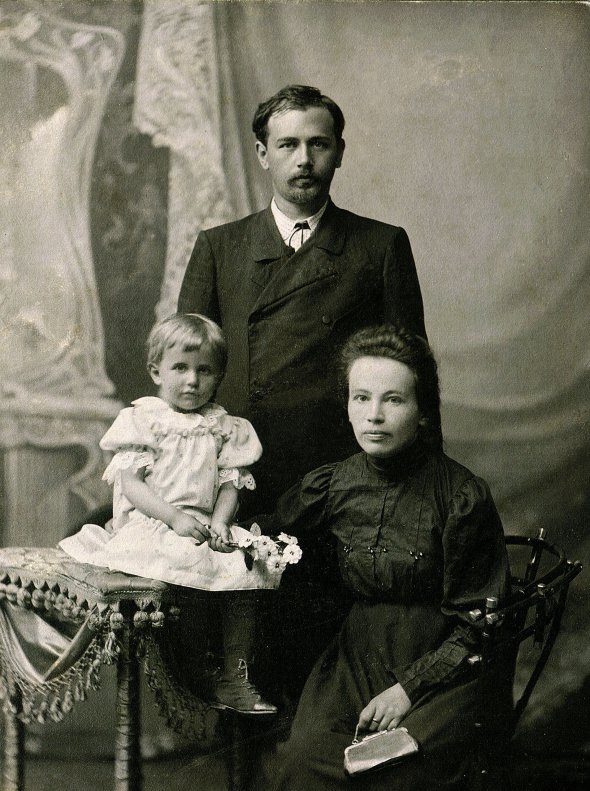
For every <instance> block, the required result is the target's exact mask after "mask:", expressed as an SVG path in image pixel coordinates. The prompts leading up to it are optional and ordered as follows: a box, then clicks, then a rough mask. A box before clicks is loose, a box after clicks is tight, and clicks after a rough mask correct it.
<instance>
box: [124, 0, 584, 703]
mask: <svg viewBox="0 0 590 791" xmlns="http://www.w3.org/2000/svg"><path fill="white" fill-rule="evenodd" d="M187 25H188V26H187ZM187 33H188V35H187ZM138 69H139V75H138V93H137V104H136V114H137V115H136V117H137V119H138V120H137V122H138V123H139V125H140V128H141V129H142V130H143V131H148V132H150V133H151V134H154V135H155V137H154V140H155V141H159V142H160V144H164V145H169V146H170V147H171V151H172V155H173V164H172V168H171V175H170V190H171V198H170V214H169V239H170V241H169V249H168V260H167V272H168V279H167V283H166V286H165V289H164V291H163V294H162V303H161V306H160V312H161V314H165V313H166V312H169V309H171V308H173V306H174V304H175V295H176V293H177V290H178V287H179V285H180V277H181V274H182V272H183V270H184V266H185V263H186V258H187V257H188V254H189V253H190V248H191V246H192V239H193V237H194V236H196V232H197V231H198V230H199V228H201V227H207V226H210V225H215V224H218V223H219V222H221V221H223V220H224V219H229V218H233V217H238V216H242V215H243V214H245V213H247V212H248V211H250V210H254V209H258V208H262V207H263V206H264V205H266V203H267V202H268V200H269V197H270V192H269V186H268V183H267V182H266V180H265V178H264V177H263V174H262V173H261V171H260V169H259V167H258V164H257V162H256V159H255V156H254V146H253V135H252V134H251V132H250V124H251V119H252V115H253V112H254V109H255V107H256V104H257V103H258V101H260V100H261V99H263V98H266V97H267V96H270V95H271V94H272V93H274V92H275V91H276V90H278V89H279V88H281V87H282V86H283V85H285V84H287V83H294V82H302V83H307V84H311V85H317V86H318V87H320V88H321V89H322V91H323V92H325V93H327V94H328V95H330V96H332V97H333V98H334V99H335V100H336V101H337V102H338V103H339V104H340V105H341V106H342V108H343V110H344V113H345V116H346V119H347V122H346V129H345V138H346V142H347V148H346V152H345V157H344V162H343V167H342V169H341V170H340V171H337V174H336V177H335V181H334V187H333V191H332V194H333V198H334V200H335V202H336V203H337V204H340V205H342V206H344V207H346V208H349V209H351V210H353V211H357V212H358V213H360V214H367V215H368V216H372V217H375V218H377V219H381V220H384V221H386V222H391V223H394V224H398V225H402V226H404V227H405V228H406V229H407V231H408V233H409V236H410V239H411V242H412V246H413V249H414V254H415V258H416V262H417V267H418V271H419V276H420V281H421V284H422V289H423V294H424V300H425V310H426V320H427V327H428V331H429V337H430V340H431V343H432V345H433V347H434V349H435V352H436V354H437V357H438V359H439V361H440V371H441V380H442V396H443V419H444V431H445V437H446V443H447V449H448V451H449V453H450V454H451V455H453V456H454V457H455V458H457V459H458V460H460V461H461V462H463V463H465V464H466V465H468V466H469V467H472V468H473V469H474V470H476V471H477V472H479V473H480V474H482V475H483V476H484V477H486V478H487V479H488V481H489V482H490V484H491V486H492V489H493V491H494V494H495V496H496V499H497V502H498V504H499V507H500V510H501V512H502V516H503V518H504V522H505V524H506V527H507V529H508V530H510V531H516V532H524V531H526V530H530V529H531V527H532V526H538V525H542V526H545V527H547V528H548V529H549V531H550V536H551V537H552V538H553V539H554V540H556V541H558V542H561V543H563V544H564V545H565V546H566V547H567V549H568V552H569V553H570V554H571V555H575V556H577V557H580V558H581V559H585V558H588V557H589V556H590V551H589V547H590V542H589V540H588V537H587V531H586V530H585V526H584V525H583V517H584V515H587V513H588V507H587V502H588V501H587V481H588V473H589V471H590V462H589V454H588V439H589V436H588V435H589V432H588V426H589V412H588V403H589V398H588V396H589V395H590V388H589V386H588V385H589V381H590V377H589V375H588V357H589V355H588V351H589V348H588V346H589V340H590V333H589V332H588V329H589V326H588V324H589V323H588V304H589V303H590V269H589V267H588V250H589V249H590V247H589V241H590V239H589V237H590V226H589V225H588V217H589V216H590V211H589V209H590V207H589V195H590V189H589V187H590V185H589V180H590V179H589V171H588V162H589V153H590V151H589V149H590V94H589V93H588V91H587V74H588V73H589V70H590V15H589V14H588V13H587V8H584V7H583V6H582V5H580V4H554V3H536V4H529V3H523V4H514V3H473V4H471V3H470V4H463V3H444V2H443V3H440V2H433V3H419V4H415V3H407V4H406V3H350V4H349V3H340V2H338V3H335V2H322V3H303V4H300V3H286V4H285V3H277V4H275V3H218V4H208V3H205V4H197V3H190V2H182V0H165V2H155V0H148V2H146V3H145V19H144V41H143V46H142V49H141V53H140V62H139V66H138ZM170 86H175V90H172V91H170V90H168V88H170ZM154 118H156V119H157V122H155V121H154ZM146 119H147V120H146ZM176 155H178V156H176ZM211 185H213V187H211ZM582 580H583V581H582V582H581V583H580V584H579V585H578V592H577V594H576V596H577V598H576V599H575V601H576V602H577V604H578V608H577V609H576V614H574V615H571V616H570V621H571V623H570V627H569V628H570V631H569V633H567V634H566V635H565V636H564V637H563V638H562V642H561V649H560V650H561V653H560V654H559V652H558V656H559V659H558V662H559V666H558V667H557V670H556V672H554V673H553V674H552V675H551V684H552V686H551V689H552V694H551V695H545V697H544V701H543V702H542V703H541V700H540V698H539V699H538V701H539V702H538V703H537V709H536V710H535V707H534V706H533V709H532V711H533V715H532V716H535V711H537V715H539V716H540V714H539V712H541V713H542V709H543V707H545V708H547V707H549V708H550V707H551V705H554V704H552V702H551V701H552V699H553V700H556V701H557V700H560V699H562V698H563V694H564V693H567V692H571V691H573V690H575V689H577V688H578V687H579V686H581V685H582V684H583V682H584V679H585V678H586V676H587V667H588V664H589V660H590V639H588V638H589V637H590V624H589V623H588V619H587V618H585V617H584V616H583V615H578V614H577V613H579V612H582V610H581V609H580V608H581V606H582V605H583V604H587V599H588V594H587V591H588V583H587V582H586V580H585V579H584V577H582ZM545 713H546V712H545Z"/></svg>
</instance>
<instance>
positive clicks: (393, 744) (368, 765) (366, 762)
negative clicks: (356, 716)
mask: <svg viewBox="0 0 590 791" xmlns="http://www.w3.org/2000/svg"><path fill="white" fill-rule="evenodd" d="M358 730H359V729H358V726H357V729H356V731H355V734H354V739H353V741H352V744H351V745H350V746H349V747H347V748H346V749H345V750H344V770H345V771H346V772H347V773H348V774H349V775H357V774H360V773H361V772H368V771H370V770H372V769H378V768H379V767H381V766H386V765H389V766H391V765H392V764H397V763H400V762H401V761H405V760H406V759H407V758H410V756H412V755H415V754H416V753H417V752H418V750H419V749H420V747H419V745H418V742H417V741H416V739H414V737H413V736H410V734H409V733H408V731H407V730H406V729H405V728H394V730H392V731H378V732H377V733H371V734H369V735H368V736H365V737H364V739H360V740H359V739H358V738H357V736H358Z"/></svg>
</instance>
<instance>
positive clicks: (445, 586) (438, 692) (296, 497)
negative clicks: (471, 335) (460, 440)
mask: <svg viewBox="0 0 590 791" xmlns="http://www.w3.org/2000/svg"><path fill="white" fill-rule="evenodd" d="M341 362H342V367H343V374H344V377H345V378H346V379H347V381H348V415H349V419H350V422H351V424H352V429H353V431H354V434H355V437H356V440H357V442H358V444H359V446H360V449H361V452H360V453H357V454H356V455H354V456H351V457H350V458H348V459H347V460H345V461H343V462H340V463H337V464H330V465H326V466H324V467H320V468H318V469H316V470H314V471H313V472H311V473H309V474H308V475H306V476H305V478H304V479H303V480H302V482H301V483H300V484H298V485H296V486H295V487H293V488H292V489H290V490H289V491H288V492H287V493H286V494H284V495H283V496H282V497H281V498H280V500H279V502H278V505H277V509H276V512H275V514H273V515H272V516H265V517H262V518H260V519H259V520H258V521H259V522H260V523H261V525H262V526H263V529H265V530H266V531H269V530H272V532H279V531H286V532H289V533H293V534H295V535H297V534H299V535H307V536H309V534H310V533H311V532H313V531H315V532H317V533H319V532H320V531H330V532H331V533H332V534H333V536H335V538H336V540H337V551H338V559H339V568H340V573H341V575H342V578H343V581H344V583H345V584H346V585H347V586H348V587H349V588H350V589H351V591H352V593H353V597H354V600H353V604H352V607H351V609H350V612H349V613H348V616H347V618H346V620H345V622H344V624H343V626H342V628H341V630H340V634H339V636H338V637H337V638H336V639H335V640H334V642H333V643H332V644H331V646H329V648H328V649H327V650H326V651H325V653H324V654H323V655H322V656H321V657H320V658H319V660H318V661H317V663H316V665H315V667H314V669H313V671H312V673H311V675H310V677H309V679H308V680H307V683H306V686H305V689H304V691H303V694H302V696H301V699H300V702H299V707H298V710H297V714H296V716H295V720H294V723H293V727H292V731H291V736H290V739H289V741H288V742H287V743H286V744H284V745H283V755H282V757H281V761H280V764H279V767H278V771H277V773H276V774H275V778H274V780H275V781H276V783H271V784H270V785H271V786H272V787H275V788H277V789H280V791H287V790H288V791H314V790H315V789H325V790H326V791H328V790H329V789H330V790H332V791H337V790H338V789H345V788H348V787H349V786H350V787H351V788H355V789H366V790H367V791H368V790H369V789H370V791H378V789H387V791H391V790H392V789H403V791H410V789H425V790H426V789H428V791H432V789H441V788H444V789H451V788H452V789H459V788H466V789H467V788H471V787H472V786H471V785H470V780H469V777H470V775H469V771H470V759H471V758H472V757H473V755H474V753H475V745H474V711H475V710H474V706H475V701H476V694H477V682H476V680H475V678H474V673H473V670H472V668H471V665H470V664H469V663H468V662H467V659H468V657H469V656H470V655H471V654H473V653H474V652H477V651H478V650H479V646H480V634H479V631H478V629H477V628H476V627H475V626H474V625H473V624H472V623H471V621H470V620H469V617H468V612H469V610H472V609H473V608H476V607H482V605H483V603H484V601H485V598H486V597H488V596H496V597H500V598H501V597H502V596H503V595H504V594H505V592H506V591H507V586H508V561H507V555H506V549H505V544H504V536H503V531H502V525H501V522H500V518H499V516H498V513H497V511H496V507H495V505H494V502H493V500H492V497H491V494H490V491H489V489H488V486H487V484H486V483H485V482H484V481H483V480H482V479H481V478H478V477H476V476H475V475H474V474H473V473H472V472H470V471H469V470H467V469H466V468H465V467H463V466H461V465H460V464H458V463H457V462H456V461H453V460H452V459H450V458H449V457H448V456H446V455H445V454H444V453H443V450H442V436H441V426H440V417H439V388H438V376H437V366H436V362H435V360H434V358H433V356H432V352H431V350H430V348H429V347H428V345H427V343H426V342H425V341H424V340H423V339H422V338H420V337H418V336H416V335H412V334H410V333H408V332H405V331H404V330H402V329H400V328H397V327H394V326H391V325H383V326H379V327H376V328H370V329H364V330H361V331H359V332H357V333H356V334H355V335H353V336H352V337H351V338H350V340H349V341H348V343H347V344H346V346H345V347H344V349H343V352H342V358H341ZM510 711H511V672H510V668H508V671H507V673H506V674H505V676H503V677H502V681H501V683H500V684H499V686H498V694H497V714H498V716H499V721H500V722H503V721H505V722H506V724H508V719H509V713H510ZM357 725H358V726H360V728H361V729H363V730H364V731H365V733H369V732H374V731H377V730H386V729H392V728H395V727H396V726H398V725H403V726H404V727H405V728H407V730H408V731H409V733H410V734H411V735H412V736H413V737H414V738H415V739H417V740H418V742H419V744H420V747H421V750H420V752H419V754H418V755H417V756H416V757H413V758H411V759H409V760H407V762H404V763H401V764H399V765H396V766H388V767H382V768H381V769H379V770H377V771H375V772H371V773H369V774H364V775H363V774H361V775H358V776H355V777H354V779H351V778H350V777H348V776H347V775H346V773H345V771H344V767H343V757H344V749H345V747H347V746H348V745H349V744H350V743H351V741H352V737H353V735H354V732H355V728H356V727H357Z"/></svg>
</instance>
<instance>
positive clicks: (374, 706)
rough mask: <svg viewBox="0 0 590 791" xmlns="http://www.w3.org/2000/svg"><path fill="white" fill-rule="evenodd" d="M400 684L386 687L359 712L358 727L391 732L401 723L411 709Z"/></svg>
mask: <svg viewBox="0 0 590 791" xmlns="http://www.w3.org/2000/svg"><path fill="white" fill-rule="evenodd" d="M411 705H412V704H411V702H410V699H409V697H408V696H407V695H406V693H405V692H404V689H403V687H402V685H401V684H395V685H394V686H393V687H388V688H387V689H386V690H384V691H383V692H381V693H380V694H379V695H375V697H374V698H373V699H372V700H371V701H370V702H369V704H368V705H367V706H365V708H364V709H363V710H362V711H361V714H360V717H359V721H358V727H359V728H362V729H363V730H367V731H377V730H379V731H386V730H387V731H391V730H393V729H394V728H395V727H397V725H398V724H399V723H400V722H401V721H402V719H403V718H404V717H405V715H406V714H407V713H408V711H409V710H410V707H411Z"/></svg>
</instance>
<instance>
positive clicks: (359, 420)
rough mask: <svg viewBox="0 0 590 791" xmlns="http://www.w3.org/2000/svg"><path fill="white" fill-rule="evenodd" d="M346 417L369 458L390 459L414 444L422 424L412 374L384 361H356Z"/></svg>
mask: <svg viewBox="0 0 590 791" xmlns="http://www.w3.org/2000/svg"><path fill="white" fill-rule="evenodd" d="M348 388H349V395H348V417H349V419H350V422H351V423H352V428H353V431H354V436H355V437H356V441H357V442H358V444H359V445H360V446H361V448H362V449H363V450H364V451H365V453H367V454H368V455H369V456H373V457H374V458H377V459H383V458H387V457H388V456H393V455H395V454H396V453H399V451H400V450H403V448H405V447H406V446H407V445H409V444H410V443H411V442H413V440H414V438H415V437H416V432H417V431H418V426H419V425H420V423H421V422H422V419H421V416H420V410H419V409H418V402H417V401H416V384H415V381H414V374H413V373H412V371H411V370H410V369H409V368H408V366H407V365H404V364H403V363H400V362H397V360H389V359H388V358H386V357H359V359H358V360H355V361H354V363H353V364H352V367H351V369H350V374H349V376H348Z"/></svg>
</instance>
